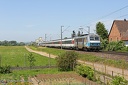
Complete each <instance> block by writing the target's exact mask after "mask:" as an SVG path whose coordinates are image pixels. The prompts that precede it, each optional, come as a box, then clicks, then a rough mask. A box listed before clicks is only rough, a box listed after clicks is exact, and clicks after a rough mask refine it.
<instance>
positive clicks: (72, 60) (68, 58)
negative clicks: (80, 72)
mask: <svg viewBox="0 0 128 85" xmlns="http://www.w3.org/2000/svg"><path fill="white" fill-rule="evenodd" d="M77 57H78V54H77V53H76V52H74V51H67V52H65V53H62V54H60V55H59V57H57V58H56V60H57V67H58V70H59V71H72V70H73V69H74V67H75V66H76V60H77Z"/></svg>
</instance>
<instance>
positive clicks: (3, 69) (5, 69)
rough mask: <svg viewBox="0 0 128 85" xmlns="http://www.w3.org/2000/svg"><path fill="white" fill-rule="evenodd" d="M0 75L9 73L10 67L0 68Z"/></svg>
mask: <svg viewBox="0 0 128 85" xmlns="http://www.w3.org/2000/svg"><path fill="white" fill-rule="evenodd" d="M0 73H1V74H7V73H11V67H10V66H7V65H6V66H3V67H0Z"/></svg>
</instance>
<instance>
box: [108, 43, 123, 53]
mask: <svg viewBox="0 0 128 85" xmlns="http://www.w3.org/2000/svg"><path fill="white" fill-rule="evenodd" d="M124 47H125V45H124V42H123V41H119V42H110V43H109V44H108V45H107V48H106V49H107V50H108V51H118V50H121V49H122V48H124Z"/></svg>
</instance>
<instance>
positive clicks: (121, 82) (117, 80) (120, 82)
mask: <svg viewBox="0 0 128 85" xmlns="http://www.w3.org/2000/svg"><path fill="white" fill-rule="evenodd" d="M127 84H128V81H127V80H126V79H124V77H120V76H115V77H114V78H113V80H112V82H111V85H127Z"/></svg>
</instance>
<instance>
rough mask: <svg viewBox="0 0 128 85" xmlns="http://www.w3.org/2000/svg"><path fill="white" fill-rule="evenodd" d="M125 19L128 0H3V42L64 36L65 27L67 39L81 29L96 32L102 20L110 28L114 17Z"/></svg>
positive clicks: (0, 7) (0, 12)
mask: <svg viewBox="0 0 128 85" xmlns="http://www.w3.org/2000/svg"><path fill="white" fill-rule="evenodd" d="M125 6H126V7H125ZM123 7H125V8H123ZM121 8H123V9H121ZM117 10H118V11H117ZM113 12H115V13H113ZM109 14H110V15H109ZM107 15H109V16H107ZM124 19H128V0H0V41H4V40H8V41H10V40H16V41H18V42H31V41H35V40H36V39H37V38H39V37H42V38H43V40H45V35H46V40H54V39H60V35H61V26H63V27H62V31H63V33H62V35H63V38H64V37H71V33H72V31H73V30H74V31H75V32H76V33H77V32H78V31H79V28H83V32H84V33H87V32H88V28H90V32H92V33H95V29H96V28H95V26H96V23H97V22H99V21H100V22H102V23H104V25H105V28H106V29H107V30H108V31H109V30H110V28H111V25H112V22H113V20H124Z"/></svg>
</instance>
